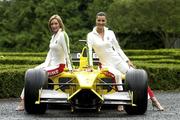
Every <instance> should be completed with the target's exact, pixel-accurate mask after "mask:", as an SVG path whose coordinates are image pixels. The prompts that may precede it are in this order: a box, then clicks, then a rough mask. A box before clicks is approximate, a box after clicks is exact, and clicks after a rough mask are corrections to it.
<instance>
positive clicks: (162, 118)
mask: <svg viewBox="0 0 180 120" xmlns="http://www.w3.org/2000/svg"><path fill="white" fill-rule="evenodd" d="M155 94H156V97H157V98H158V99H159V101H160V102H161V104H162V105H163V106H164V107H165V111H157V109H153V107H152V105H151V101H150V100H149V103H148V110H147V112H146V114H144V115H137V116H132V115H128V114H126V112H118V111H117V110H116V108H115V107H111V108H109V107H105V108H102V110H101V112H99V113H97V112H94V111H79V112H75V113H71V112H70V109H69V108H65V106H62V108H59V107H58V108H54V107H53V108H52V107H51V108H49V109H48V110H47V111H46V113H45V114H43V115H28V114H27V113H25V112H19V111H15V108H16V107H17V105H18V102H19V99H0V120H32V119H34V120H52V119H53V120H56V119H58V120H60V119H63V120H70V119H71V120H84V119H87V120H146V119H148V120H180V92H157V91H156V92H155ZM66 107H67V106H66Z"/></svg>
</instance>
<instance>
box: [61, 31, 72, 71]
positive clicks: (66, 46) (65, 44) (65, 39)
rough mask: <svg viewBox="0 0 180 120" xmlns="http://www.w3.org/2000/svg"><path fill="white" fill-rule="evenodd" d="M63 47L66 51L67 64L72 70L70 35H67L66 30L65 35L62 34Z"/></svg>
mask: <svg viewBox="0 0 180 120" xmlns="http://www.w3.org/2000/svg"><path fill="white" fill-rule="evenodd" d="M61 39H63V40H62V47H63V49H64V53H65V57H66V58H65V59H66V64H67V66H68V69H69V70H72V64H71V57H70V49H69V37H68V35H67V33H66V32H65V31H64V32H63V36H62V38H61Z"/></svg>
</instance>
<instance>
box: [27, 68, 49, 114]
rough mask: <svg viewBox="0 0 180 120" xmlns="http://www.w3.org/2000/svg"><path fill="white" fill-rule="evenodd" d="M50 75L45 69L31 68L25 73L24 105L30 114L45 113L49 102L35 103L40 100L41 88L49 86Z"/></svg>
mask: <svg viewBox="0 0 180 120" xmlns="http://www.w3.org/2000/svg"><path fill="white" fill-rule="evenodd" d="M47 81H48V75H47V72H46V71H44V70H43V69H29V70H27V71H26V74H25V90H24V105H25V110H26V112H27V113H29V114H43V113H45V111H46V108H47V104H42V103H40V104H35V102H36V101H38V97H39V89H40V88H43V89H46V88H47Z"/></svg>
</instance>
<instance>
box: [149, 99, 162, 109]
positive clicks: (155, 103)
mask: <svg viewBox="0 0 180 120" xmlns="http://www.w3.org/2000/svg"><path fill="white" fill-rule="evenodd" d="M151 100H152V106H153V110H154V107H155V108H157V109H158V111H164V108H163V107H162V106H161V104H160V103H159V102H158V100H157V99H156V98H155V97H154V98H152V99H151Z"/></svg>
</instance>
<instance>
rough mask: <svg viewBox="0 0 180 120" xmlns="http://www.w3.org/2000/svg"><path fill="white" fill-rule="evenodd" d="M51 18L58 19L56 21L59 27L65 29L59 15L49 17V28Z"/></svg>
mask: <svg viewBox="0 0 180 120" xmlns="http://www.w3.org/2000/svg"><path fill="white" fill-rule="evenodd" d="M53 19H56V20H57V21H58V23H59V25H60V28H61V29H62V31H64V30H65V28H64V24H63V21H62V19H61V17H60V16H59V15H53V16H51V17H50V19H49V22H48V27H49V29H50V30H51V21H52V20H53Z"/></svg>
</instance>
